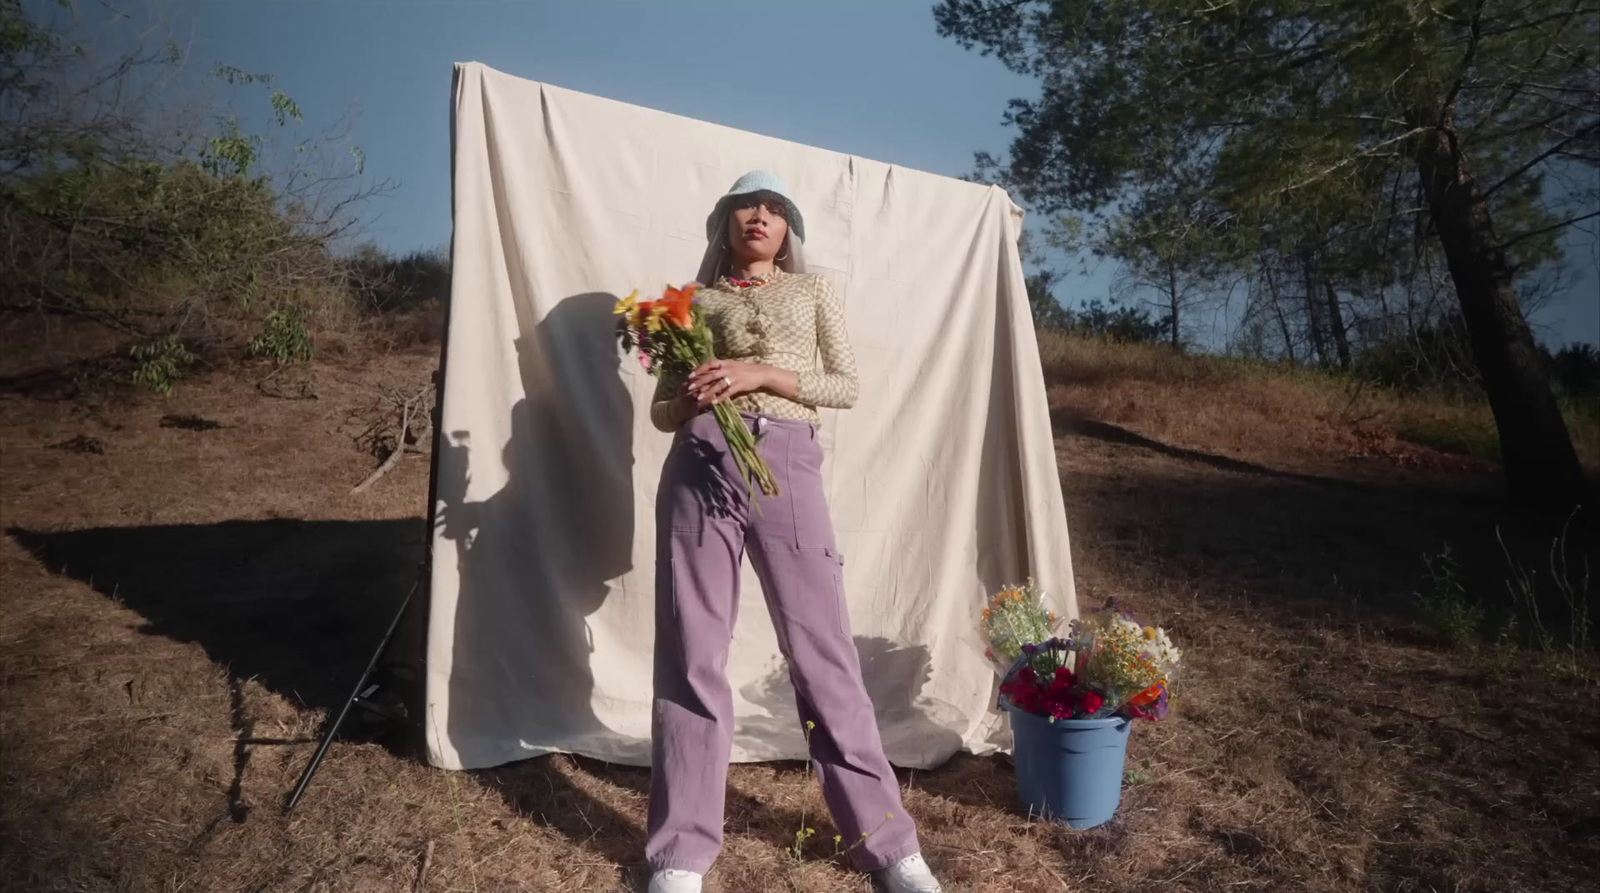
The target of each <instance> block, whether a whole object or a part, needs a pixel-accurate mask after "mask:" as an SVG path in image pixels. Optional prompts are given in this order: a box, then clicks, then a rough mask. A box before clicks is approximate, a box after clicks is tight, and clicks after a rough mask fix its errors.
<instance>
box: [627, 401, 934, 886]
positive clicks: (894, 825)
mask: <svg viewBox="0 0 1600 893" xmlns="http://www.w3.org/2000/svg"><path fill="white" fill-rule="evenodd" d="M744 419H745V423H746V424H748V425H750V426H751V428H752V430H754V431H756V433H757V434H758V435H760V436H761V446H760V449H761V455H762V457H763V458H765V459H766V461H767V464H768V465H769V466H771V468H772V472H773V474H774V476H775V477H776V478H777V480H778V488H779V490H780V493H779V494H778V495H777V496H763V495H761V494H760V491H759V490H758V491H757V492H756V496H755V498H756V499H757V500H759V505H760V508H759V511H753V510H751V507H750V504H749V501H750V498H749V496H748V495H747V494H746V490H745V485H744V483H743V482H742V481H741V480H740V479H739V472H738V468H737V466H735V465H734V460H733V456H732V454H730V453H729V452H728V448H727V441H725V440H724V439H723V436H722V430H721V429H720V428H719V427H718V426H717V420H716V416H715V415H714V414H712V413H709V412H705V413H701V414H700V415H697V416H695V417H694V419H693V420H691V421H690V422H688V423H686V424H685V425H684V426H683V427H681V428H680V429H678V432H677V434H676V436H675V437H674V439H673V443H672V450H671V452H670V453H669V454H668V456H667V461H666V465H665V466H664V467H663V468H662V473H661V487H660V490H659V491H658V492H657V495H656V531H657V533H656V642H655V702H654V716H653V717H652V728H651V731H652V742H651V743H652V749H651V754H652V763H651V765H652V769H651V773H650V823H649V839H648V840H647V841H646V844H645V858H646V860H647V861H648V862H649V863H650V867H651V869H653V870H660V869H663V868H680V869H687V870H689V871H696V872H700V873H701V874H704V873H705V872H706V870H707V869H709V868H710V867H711V863H712V862H713V861H714V860H715V859H716V857H717V853H718V851H719V850H721V848H722V822H723V803H724V798H725V794H726V788H727V780H728V759H729V756H730V752H731V749H732V747H733V692H732V690H731V689H730V688H729V686H728V679H727V672H726V671H727V665H728V648H729V645H730V643H731V641H732V639H733V624H734V617H735V615H736V614H737V610H738V604H739V571H740V565H741V564H742V563H743V560H744V552H745V549H746V547H748V548H749V550H750V560H751V562H752V563H753V564H754V565H755V570H756V576H757V578H758V579H759V580H760V581H761V589H762V593H763V595H764V596H765V597H766V601H767V610H768V612H769V613H770V614H771V615H772V621H773V624H774V626H775V627H776V629H777V633H778V647H779V649H780V650H781V651H782V652H783V656H784V658H785V660H787V661H788V664H789V677H790V679H791V681H792V682H793V683H794V689H795V700H796V702H797V704H798V706H799V709H800V719H801V721H802V722H808V721H809V722H813V723H815V724H816V727H815V729H813V730H812V732H811V756H812V761H813V763H814V764H815V766H816V771H817V778H818V779H819V780H820V781H821V783H822V793H823V798H824V799H825V800H826V801H827V804H828V809H829V811H830V812H832V813H833V818H834V823H835V824H836V825H837V826H838V828H839V833H840V834H841V835H842V836H843V837H844V840H845V843H846V844H847V845H848V844H849V843H850V842H851V841H856V840H860V839H861V835H862V834H864V833H865V834H868V835H869V836H868V837H867V839H866V841H865V842H864V843H862V844H861V845H860V846H857V847H856V848H855V849H854V850H852V851H851V854H850V856H851V861H852V862H853V863H854V865H855V867H856V868H858V869H861V870H863V871H873V870H876V869H879V868H885V867H887V866H889V865H893V864H894V863H895V862H898V861H899V860H900V859H902V858H904V857H906V856H909V855H911V854H913V853H915V852H917V851H918V845H917V832H916V828H915V826H914V825H913V824H912V821H911V817H910V816H908V815H906V812H905V808H904V807H903V806H902V805H901V803H900V786H899V783H898V782H897V781H896V779H895V776H894V770H893V769H891V768H890V766H889V761H888V759H887V758H886V757H885V756H884V755H883V743H882V741H881V740H880V739H879V737H878V724H877V718H876V716H875V715H874V714H873V709H872V701H871V700H869V699H868V697H867V691H866V688H865V687H864V686H863V685H862V682H861V663H860V659H859V658H858V657H857V655H856V649H855V644H854V642H853V641H852V640H851V638H850V618H849V616H848V614H847V613H846V611H845V602H844V585H843V566H842V563H843V559H842V557H841V556H840V554H839V550H838V548H837V545H836V544H835V542H834V537H833V521H832V519H831V518H830V517H829V516H828V505H827V501H826V499H825V497H824V496H823V492H822V448H821V445H820V444H818V443H817V429H816V426H815V425H812V424H811V423H809V422H803V421H794V420H789V419H775V418H770V417H766V416H756V415H750V414H746V415H745V416H744ZM890 816H892V818H890Z"/></svg>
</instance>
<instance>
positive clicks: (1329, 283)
mask: <svg viewBox="0 0 1600 893" xmlns="http://www.w3.org/2000/svg"><path fill="white" fill-rule="evenodd" d="M1322 285H1323V288H1324V290H1326V291H1327V293H1328V328H1330V329H1332V330H1333V346H1334V347H1336V348H1338V350H1339V368H1340V369H1344V370H1346V371H1348V370H1349V369H1350V333H1349V332H1347V331H1345V328H1344V311H1342V310H1340V309H1339V293H1338V292H1337V291H1335V290H1334V288H1333V280H1331V279H1325V280H1323V282H1322Z"/></svg>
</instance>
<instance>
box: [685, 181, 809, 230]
mask: <svg viewBox="0 0 1600 893" xmlns="http://www.w3.org/2000/svg"><path fill="white" fill-rule="evenodd" d="M752 192H770V193H772V194H773V195H775V196H777V197H778V198H780V199H782V200H783V206H784V210H785V211H787V212H788V216H789V231H790V232H792V233H794V236H795V238H796V239H798V240H800V241H801V242H804V241H805V240H806V221H805V218H803V217H801V216H800V206H799V205H796V204H795V203H794V199H793V198H792V197H790V195H789V187H788V186H787V185H786V184H785V183H784V182H783V179H782V178H781V177H779V176H778V175H777V174H774V173H772V172H771V171H751V172H750V173H748V174H745V175H744V176H742V177H740V178H739V179H738V180H737V181H735V182H734V184H733V188H732V189H729V190H728V193H727V195H724V196H723V197H722V198H720V199H717V206H716V207H715V208H713V209H711V215H710V216H709V217H707V218H706V240H707V241H708V242H712V243H713V244H715V243H716V242H717V241H719V240H718V238H717V233H718V231H719V230H721V228H722V227H723V225H724V220H725V218H726V215H727V213H728V206H729V205H731V204H732V203H733V200H734V199H736V198H738V197H739V196H741V195H749V194H750V193H752Z"/></svg>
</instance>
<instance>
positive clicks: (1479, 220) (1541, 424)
mask: <svg viewBox="0 0 1600 893" xmlns="http://www.w3.org/2000/svg"><path fill="white" fill-rule="evenodd" d="M1416 161H1417V173H1418V175H1419V176H1420V177H1421V178H1422V187H1423V191H1424V192H1425V193H1426V195H1427V198H1428V210H1429V212H1430V215H1431V216H1432V218H1433V223H1434V228H1435V229H1436V230H1437V231H1438V233H1439V242H1440V244H1441V245H1442V246H1443V248H1444V255H1445V262H1446V263H1447V264H1448V265H1449V267H1450V278H1451V280H1452V281H1453V282H1454V283H1455V289H1456V297H1457V298H1458V299H1459V300H1460V302H1461V316H1462V319H1463V320H1464V321H1465V322H1466V325H1467V335H1468V337H1469V339H1470V340H1471V342H1472V355H1473V358H1474V359H1475V360H1477V364H1478V373H1479V375H1480V376H1481V377H1482V379H1483V389H1484V391H1486V392H1487V393H1488V396H1489V407H1490V408H1491V409H1492V410H1493V412H1494V421H1495V426H1496V427H1497V428H1498V429H1499V432H1500V453H1501V457H1502V460H1503V462H1504V464H1505V475H1506V485H1507V487H1508V488H1509V489H1510V490H1511V492H1512V494H1513V495H1515V496H1517V497H1518V498H1521V499H1525V500H1528V501H1531V502H1534V503H1536V504H1539V505H1542V506H1548V507H1550V508H1556V509H1561V508H1568V507H1570V506H1572V505H1573V504H1574V503H1575V502H1577V501H1578V500H1579V499H1580V498H1581V497H1582V491H1583V470H1582V468H1581V467H1580V466H1579V465H1578V454H1577V452H1576V451H1574V450H1573V448H1572V438H1571V436H1570V435H1569V434H1568V433H1567V425H1566V422H1565V421H1564V420H1563V419H1562V418H1561V410H1560V408H1559V407H1558V406H1557V405H1556V400H1555V395H1554V394H1553V393H1552V392H1551V390H1550V380H1549V378H1548V377H1547V376H1546V375H1545V370H1544V364H1543V362H1542V357H1541V355H1540V353H1539V349H1538V346H1537V345H1535V344H1534V341H1533V332H1532V331H1531V330H1530V329H1529V328H1528V322H1527V320H1525V319H1523V317H1522V310H1521V309H1520V308H1519V307H1518V306H1517V293H1516V290H1515V288H1514V287H1513V283H1512V274H1511V268H1510V266H1509V265H1508V264H1507V262H1506V254H1505V249H1504V248H1503V247H1501V245H1500V240H1499V239H1498V238H1497V237H1496V236H1495V232H1494V226H1493V222H1492V221H1491V220H1490V217H1489V206H1488V203H1487V202H1485V201H1484V198H1483V192H1482V190H1481V188H1480V187H1479V185H1478V182H1477V181H1476V180H1475V179H1473V176H1472V172H1471V170H1470V168H1469V167H1468V164H1467V161H1466V158H1465V157H1463V155H1462V153H1461V146H1460V143H1459V142H1458V138H1457V135H1456V133H1455V125H1454V121H1453V120H1451V119H1449V118H1447V119H1446V120H1445V121H1444V122H1443V123H1442V124H1440V125H1439V126H1438V127H1437V128H1435V129H1434V130H1433V131H1431V132H1430V133H1428V134H1427V135H1425V136H1423V137H1422V138H1421V139H1420V140H1419V141H1418V143H1417V146H1416Z"/></svg>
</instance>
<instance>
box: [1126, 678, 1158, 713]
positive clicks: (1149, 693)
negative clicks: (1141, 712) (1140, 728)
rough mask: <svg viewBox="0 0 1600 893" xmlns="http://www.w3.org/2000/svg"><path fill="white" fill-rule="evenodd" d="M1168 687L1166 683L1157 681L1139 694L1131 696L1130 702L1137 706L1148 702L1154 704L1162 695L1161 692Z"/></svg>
mask: <svg viewBox="0 0 1600 893" xmlns="http://www.w3.org/2000/svg"><path fill="white" fill-rule="evenodd" d="M1166 688H1167V687H1166V686H1165V685H1162V684H1161V683H1159V682H1157V683H1156V684H1155V685H1152V686H1150V687H1149V688H1147V689H1145V690H1144V691H1142V692H1139V693H1138V694H1136V695H1134V696H1133V697H1131V698H1129V699H1128V703H1129V704H1131V705H1133V706H1135V707H1143V706H1144V705H1146V704H1154V703H1155V702H1156V700H1157V699H1159V698H1160V697H1161V693H1162V692H1163V691H1166Z"/></svg>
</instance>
